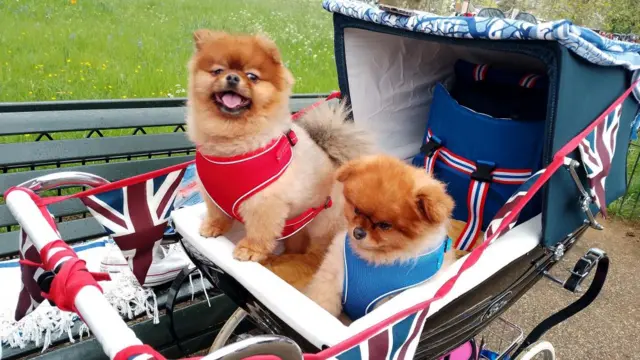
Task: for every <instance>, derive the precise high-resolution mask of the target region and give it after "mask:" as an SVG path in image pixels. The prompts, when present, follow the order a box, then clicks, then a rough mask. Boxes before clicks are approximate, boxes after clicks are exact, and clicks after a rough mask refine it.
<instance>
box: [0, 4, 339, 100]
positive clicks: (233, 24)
mask: <svg viewBox="0 0 640 360" xmlns="http://www.w3.org/2000/svg"><path fill="white" fill-rule="evenodd" d="M0 24H2V31H0V102H4V101H43V100H47V101H49V100H71V99H121V98H150V97H171V96H175V97H180V96H184V95H185V94H184V88H185V86H186V79H187V74H186V63H187V60H188V59H189V56H190V55H191V53H192V51H193V42H192V33H193V31H194V30H195V29H198V28H214V29H223V30H227V31H232V32H247V33H255V32H263V33H266V34H268V35H269V36H271V37H272V38H273V39H274V40H275V41H276V43H277V44H278V45H279V47H280V49H281V51H282V54H283V58H284V60H285V61H286V64H287V66H288V67H289V68H290V69H291V71H292V72H293V74H294V76H295V78H296V85H295V89H294V91H295V92H297V93H304V92H326V91H329V90H333V89H336V88H337V81H336V71H335V62H334V59H333V27H332V22H331V14H329V13H328V12H326V11H325V10H323V9H322V6H321V2H320V1H318V0H198V1H194V0H135V1H130V0H76V1H74V0H56V1H44V0H0Z"/></svg>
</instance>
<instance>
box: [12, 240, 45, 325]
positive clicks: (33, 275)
mask: <svg viewBox="0 0 640 360" xmlns="http://www.w3.org/2000/svg"><path fill="white" fill-rule="evenodd" d="M19 236H20V248H19V249H18V251H19V253H20V260H27V261H29V262H32V263H35V264H40V263H41V262H42V260H41V258H40V254H39V253H38V249H36V247H35V246H34V245H33V242H31V239H29V236H28V235H27V233H25V232H24V231H23V230H22V229H21V230H20V232H19ZM43 272H44V270H43V269H42V268H39V267H35V266H29V265H25V264H22V263H20V273H21V274H22V289H20V295H19V296H18V304H17V306H16V311H15V314H14V318H15V320H16V321H19V320H20V319H22V318H23V317H25V316H26V315H27V314H29V313H30V312H32V311H33V310H35V308H37V307H38V305H40V304H41V303H42V302H43V301H44V298H43V297H42V290H40V286H38V278H39V277H40V275H42V273H43Z"/></svg>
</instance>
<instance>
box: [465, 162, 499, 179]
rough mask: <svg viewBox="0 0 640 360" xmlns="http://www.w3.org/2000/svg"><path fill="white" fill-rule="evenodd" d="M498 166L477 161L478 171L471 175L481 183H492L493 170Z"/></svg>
mask: <svg viewBox="0 0 640 360" xmlns="http://www.w3.org/2000/svg"><path fill="white" fill-rule="evenodd" d="M495 169H496V164H495V163H492V162H490V161H476V171H474V172H473V173H471V178H472V179H473V180H476V181H480V182H491V181H492V180H493V174H492V172H493V170H495Z"/></svg>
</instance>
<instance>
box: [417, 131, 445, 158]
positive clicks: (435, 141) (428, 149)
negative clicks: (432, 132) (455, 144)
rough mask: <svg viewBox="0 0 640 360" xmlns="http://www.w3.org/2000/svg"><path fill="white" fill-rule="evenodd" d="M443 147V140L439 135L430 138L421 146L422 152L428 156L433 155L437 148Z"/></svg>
mask: <svg viewBox="0 0 640 360" xmlns="http://www.w3.org/2000/svg"><path fill="white" fill-rule="evenodd" d="M441 147H442V141H441V140H440V139H439V138H438V137H437V136H432V137H431V138H429V141H427V142H426V143H425V144H423V145H422V146H421V147H420V152H421V153H422V154H425V155H426V156H427V157H431V156H433V154H434V153H435V152H436V150H438V149H440V148H441Z"/></svg>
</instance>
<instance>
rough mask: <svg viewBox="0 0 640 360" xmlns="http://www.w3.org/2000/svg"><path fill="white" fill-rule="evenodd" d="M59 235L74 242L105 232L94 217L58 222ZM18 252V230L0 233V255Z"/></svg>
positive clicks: (98, 235)
mask: <svg viewBox="0 0 640 360" xmlns="http://www.w3.org/2000/svg"><path fill="white" fill-rule="evenodd" d="M58 230H60V235H62V238H63V239H64V241H65V242H66V243H69V244H71V243H74V242H78V241H82V240H88V239H93V238H97V237H100V236H104V235H106V234H107V233H106V232H105V231H104V229H103V228H102V226H100V224H99V223H98V222H97V221H96V219H94V218H86V219H78V220H71V221H64V222H61V223H58ZM16 254H18V232H17V231H12V232H7V233H0V257H4V256H13V255H16Z"/></svg>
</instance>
